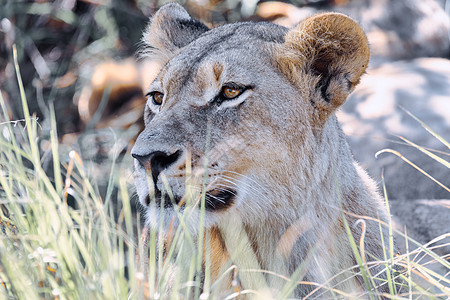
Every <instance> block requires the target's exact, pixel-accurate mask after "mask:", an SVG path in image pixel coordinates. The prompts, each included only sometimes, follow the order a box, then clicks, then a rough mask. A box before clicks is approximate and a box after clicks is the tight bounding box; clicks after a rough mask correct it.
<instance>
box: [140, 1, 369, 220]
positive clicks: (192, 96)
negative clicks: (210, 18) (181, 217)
mask: <svg viewBox="0 0 450 300" xmlns="http://www.w3.org/2000/svg"><path fill="white" fill-rule="evenodd" d="M144 40H145V42H146V43H147V45H148V49H149V51H148V52H149V53H150V55H151V56H152V57H151V58H152V59H155V60H158V61H160V63H161V65H163V67H162V68H161V71H160V73H159V75H158V76H157V78H156V79H155V80H154V82H153V83H152V84H151V86H150V87H149V88H148V94H147V95H148V102H147V105H146V108H145V116H144V118H145V129H144V131H143V132H142V133H141V134H140V135H139V137H138V139H137V141H136V144H135V146H134V148H133V150H132V155H133V157H134V158H135V184H136V188H137V193H138V196H139V199H140V202H141V204H143V205H144V206H145V207H148V208H149V212H151V211H153V212H158V211H160V210H161V209H164V210H165V216H166V217H165V218H168V219H169V218H170V217H171V216H172V215H173V214H174V209H175V206H180V209H181V211H183V210H184V209H185V208H186V207H188V206H189V205H194V204H192V203H194V202H195V201H196V200H195V199H200V197H201V192H202V186H204V187H206V188H205V190H206V195H205V199H206V201H205V209H206V220H207V224H213V223H214V222H216V221H217V220H218V219H220V218H226V217H227V216H228V215H229V214H228V212H233V213H237V214H239V215H240V216H241V218H243V219H252V218H255V216H256V215H259V216H260V215H261V214H263V215H269V214H270V215H277V211H282V210H290V209H292V207H295V206H297V205H298V203H296V201H297V200H296V199H293V197H292V196H289V195H292V194H295V193H294V192H293V190H297V192H298V191H302V190H307V189H308V187H314V186H315V185H316V184H318V183H320V180H321V176H324V175H323V174H325V173H326V172H327V170H328V164H327V160H328V158H327V155H328V153H327V152H328V151H330V150H329V149H328V148H324V147H322V146H320V147H318V145H319V144H320V145H324V144H327V143H326V142H329V143H328V144H333V143H334V142H336V141H335V140H336V139H337V138H336V136H337V135H339V133H338V132H337V130H336V126H337V125H336V120H335V117H334V114H333V113H334V111H335V110H336V109H337V108H338V107H339V106H340V105H342V104H343V103H344V101H345V99H346V98H347V95H348V94H349V93H350V91H351V90H352V89H353V88H354V86H355V85H356V84H357V83H358V82H359V78H360V76H361V75H362V74H363V72H364V71H365V69H366V66H367V64H368V58H369V48H368V44H367V40H366V37H365V35H364V33H363V31H362V29H361V28H360V27H359V26H358V25H357V24H356V23H355V22H354V21H353V20H351V19H350V18H348V17H346V16H344V15H341V14H336V13H327V14H320V15H316V16H313V17H311V18H309V19H307V20H305V21H304V22H302V23H301V24H299V25H298V26H297V27H295V28H293V29H290V30H288V29H287V28H284V27H281V26H278V25H274V24H270V23H236V24H229V25H224V26H221V27H218V28H214V29H209V28H208V27H206V26H205V25H204V24H202V23H200V22H199V21H196V20H193V19H192V18H191V17H190V16H189V15H188V13H187V12H186V11H185V10H184V9H183V8H182V7H181V6H179V5H178V4H173V3H172V4H168V5H165V6H163V7H162V8H161V9H160V10H159V11H158V12H157V13H156V14H155V15H154V17H153V18H152V20H151V23H150V25H149V27H148V29H147V31H146V33H145V35H144ZM324 141H326V142H325V143H324ZM164 191H165V192H164ZM186 193H188V194H189V195H190V196H189V197H190V198H191V199H194V201H193V202H192V201H187V202H185V200H186V197H187V196H186V197H185V198H184V199H183V197H184V196H185V195H186ZM162 194H165V195H166V196H165V197H161V195H162ZM274 194H275V195H279V201H273V196H272V195H274ZM297 194H298V193H297ZM269 195H271V196H270V197H269ZM182 199H183V200H182ZM268 199H272V200H268ZM181 201H183V203H180V202H181ZM180 204H182V205H180ZM194 215H195V214H194Z"/></svg>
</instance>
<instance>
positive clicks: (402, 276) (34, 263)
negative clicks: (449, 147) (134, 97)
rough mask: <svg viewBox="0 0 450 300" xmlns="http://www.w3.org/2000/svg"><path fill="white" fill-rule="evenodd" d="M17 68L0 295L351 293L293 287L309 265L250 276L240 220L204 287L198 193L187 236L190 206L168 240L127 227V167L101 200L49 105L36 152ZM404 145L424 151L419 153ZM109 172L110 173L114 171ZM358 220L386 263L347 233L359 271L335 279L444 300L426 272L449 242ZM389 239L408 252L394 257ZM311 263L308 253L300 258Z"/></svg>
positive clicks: (0, 222) (250, 257)
mask: <svg viewBox="0 0 450 300" xmlns="http://www.w3.org/2000/svg"><path fill="white" fill-rule="evenodd" d="M16 71H17V80H18V83H19V88H20V92H21V93H20V94H21V99H20V100H21V103H22V107H23V112H24V120H23V121H20V122H17V121H14V120H10V119H9V117H8V114H7V111H6V107H5V104H4V102H3V99H1V93H0V104H1V108H2V113H1V119H0V147H1V151H0V205H1V208H2V209H0V226H1V227H0V229H1V230H0V298H18V299H42V298H45V299H47V298H48V299H52V298H54V299H81V298H84V299H143V298H150V299H155V298H171V299H181V298H183V299H191V298H193V299H198V298H201V299H207V298H208V299H235V298H237V297H238V296H242V295H245V296H249V297H251V296H253V297H255V298H270V297H272V298H277V299H288V298H291V297H292V293H293V291H294V289H295V288H296V287H297V286H298V285H299V284H300V285H308V286H312V287H313V291H312V292H311V293H310V294H309V295H307V296H306V297H305V299H321V298H323V295H324V292H329V293H327V295H334V297H335V298H336V299H342V298H345V299H346V298H349V297H351V296H352V295H348V294H346V293H344V292H343V291H340V290H339V289H338V288H337V287H336V286H334V285H333V284H332V282H333V281H332V280H333V278H330V280H329V281H327V282H325V283H316V282H305V281H302V280H303V276H304V274H305V270H306V268H307V267H308V266H307V263H305V264H302V265H301V266H300V267H299V268H298V269H297V270H296V271H295V272H294V273H293V275H292V276H291V278H287V277H283V276H282V275H279V274H275V273H273V272H269V271H265V270H261V269H259V268H258V263H257V259H256V257H255V256H254V253H252V251H249V249H251V246H250V244H249V243H250V242H249V241H248V237H247V236H246V234H245V230H244V229H243V225H242V224H241V221H240V220H239V219H236V220H235V222H233V225H232V226H231V227H227V228H220V229H221V230H223V231H224V232H225V231H228V232H231V233H232V234H227V235H225V236H228V237H234V238H233V239H230V240H226V241H225V242H226V244H227V245H231V246H232V247H230V249H229V251H230V253H229V254H230V257H231V258H232V261H233V264H232V263H231V262H229V264H228V265H226V266H225V268H224V269H223V270H222V271H221V272H222V273H221V274H219V276H218V279H217V280H216V281H213V278H212V275H211V272H212V271H211V269H212V267H213V266H212V265H211V263H212V262H211V258H210V253H211V251H212V250H211V244H210V242H209V241H210V239H211V237H210V236H209V234H208V232H207V231H206V230H205V226H204V224H205V220H204V211H205V192H204V191H205V190H206V189H205V186H203V189H202V192H200V193H197V194H196V193H194V192H192V193H191V192H188V193H187V194H189V195H191V196H190V198H189V197H188V198H186V199H185V201H186V202H187V203H191V204H192V205H190V206H191V209H199V210H200V212H201V213H200V219H199V224H198V230H197V233H196V234H192V233H191V231H190V230H189V228H188V225H187V222H185V220H184V218H185V216H189V213H190V212H189V210H188V209H186V211H184V213H183V215H181V213H180V212H179V211H177V213H176V216H177V217H178V218H179V219H180V220H179V224H180V225H179V226H172V227H171V228H170V229H169V233H168V234H167V235H163V233H162V232H163V230H162V224H159V225H158V226H159V229H158V226H156V227H154V228H151V229H142V228H141V227H140V226H139V224H140V221H139V220H136V218H140V215H137V216H136V215H135V214H134V213H133V212H132V206H133V205H135V204H134V202H133V201H134V200H132V199H131V198H132V197H131V194H132V192H131V191H130V188H129V185H130V184H131V182H130V181H131V179H130V178H129V177H128V176H125V175H124V174H126V170H120V166H119V165H118V164H117V163H116V161H115V157H114V158H113V161H112V163H111V171H110V172H109V174H107V177H108V187H107V189H106V195H101V194H100V193H99V192H98V188H97V186H96V179H95V178H92V177H91V176H90V175H89V172H88V171H87V168H86V162H85V161H83V160H82V159H81V157H80V155H79V154H78V153H77V152H76V151H71V152H70V154H69V156H68V157H63V156H62V155H61V153H60V145H59V144H58V140H57V132H56V121H57V120H56V118H57V117H56V116H55V114H54V112H53V109H52V108H51V107H50V112H51V129H50V135H49V137H50V145H51V147H50V149H51V150H50V153H49V154H48V153H47V154H46V153H42V151H41V150H40V149H39V147H38V143H37V141H38V140H39V139H40V138H41V137H40V131H41V129H40V127H39V124H38V120H36V118H35V117H34V116H32V115H30V113H29V112H28V104H27V101H26V96H25V92H24V90H23V87H22V84H21V76H20V73H19V69H18V66H17V63H16ZM427 130H431V129H428V128H427ZM439 138H440V139H442V138H441V137H439ZM442 140H443V139H442ZM410 144H411V145H412V146H414V147H416V148H417V149H418V150H420V151H422V152H424V153H425V154H427V152H426V150H425V151H424V149H423V148H422V147H420V146H417V145H415V144H413V143H412V142H411V143H410ZM45 155H51V161H52V164H51V169H52V172H51V173H52V175H50V174H49V172H47V171H48V170H44V168H43V165H42V163H43V158H44V156H45ZM436 160H437V161H439V159H436ZM188 161H190V160H188ZM443 165H444V166H447V164H445V163H444V164H443ZM447 167H448V166H447ZM117 168H119V172H114V170H116V169H117ZM129 168H131V166H129ZM187 172H190V166H187ZM186 177H187V178H189V177H190V176H186ZM187 186H189V184H187ZM168 193H169V195H170V190H169V191H168ZM113 199H114V200H113ZM69 200H70V201H69ZM386 201H387V199H386ZM69 202H70V203H71V204H70V205H69ZM162 213H164V210H163V211H162ZM353 217H355V216H353ZM356 217H357V218H358V219H360V221H359V223H358V224H359V225H358V226H360V227H361V228H362V230H363V227H364V226H365V222H378V223H379V228H380V238H381V239H382V238H383V236H384V235H383V231H385V230H389V240H387V241H385V240H383V241H382V242H383V244H385V245H386V248H387V249H389V250H390V251H387V252H385V254H384V257H379V258H373V257H370V256H369V255H368V254H367V253H365V251H364V243H363V242H364V240H363V239H364V235H363V236H362V238H361V240H355V239H354V238H353V236H352V235H351V231H350V230H349V227H348V226H349V225H348V224H346V227H347V229H348V233H349V234H348V237H349V243H350V245H351V247H352V249H353V251H354V255H355V257H356V259H357V261H358V265H356V266H354V267H353V268H352V269H351V270H343V273H342V274H344V272H348V271H351V272H353V273H354V274H360V276H362V277H363V278H364V282H365V284H366V288H367V289H368V290H369V291H370V292H369V293H368V294H366V295H360V296H362V297H365V298H370V299H381V297H382V296H384V297H387V298H391V299H445V298H447V297H449V296H450V290H449V286H450V280H449V276H448V275H449V273H446V274H439V273H437V272H435V271H434V269H432V268H431V267H430V265H431V263H437V264H439V265H440V266H442V267H443V268H445V269H447V270H448V271H449V272H450V264H449V261H448V259H449V255H448V254H447V255H443V256H439V255H438V254H436V253H435V252H434V251H433V250H436V249H437V248H442V247H445V246H447V247H448V246H449V245H448V242H447V244H445V241H446V240H448V239H449V237H450V233H448V234H445V235H443V236H440V237H436V238H435V239H434V240H433V241H431V242H429V243H428V244H425V245H421V244H420V243H417V242H415V241H414V240H412V239H411V238H410V237H409V236H408V233H407V232H403V231H402V232H399V231H396V230H395V229H393V227H392V224H391V221H390V220H389V223H388V224H384V223H382V222H380V221H379V220H375V219H372V218H369V217H365V216H356ZM344 220H345V218H344ZM136 225H137V226H136ZM394 233H396V234H398V235H400V236H401V237H403V238H404V239H405V240H406V241H407V243H406V244H407V245H414V246H415V249H408V251H407V253H405V254H400V255H394V246H393V238H392V236H393V235H394ZM205 241H206V242H205ZM443 241H444V243H443V244H442V243H441V244H439V245H436V243H437V242H443ZM315 254H316V253H315V249H314V248H313V249H312V250H311V253H310V254H309V256H307V257H308V258H307V259H306V260H305V261H308V259H313V258H314V255H315ZM424 256H427V257H428V260H427V261H425V260H424ZM319 257H320V256H319ZM379 264H381V265H383V266H384V267H385V272H386V276H385V277H386V278H387V281H386V282H381V281H380V280H379V278H378V276H380V274H373V271H372V270H373V266H375V265H379ZM339 275H340V274H336V275H335V277H336V276H339ZM229 278H231V282H230V286H227V285H228V283H227V280H228V279H229ZM272 279H273V280H275V281H276V282H281V283H282V284H281V286H280V289H279V290H277V291H274V290H271V289H269V288H268V283H269V282H270V280H272ZM380 284H387V285H388V286H389V291H390V293H389V294H385V295H382V294H381V293H379V292H378V288H379V285H380ZM224 286H227V288H226V290H225V292H224ZM400 286H402V288H401V289H400V291H399V292H398V293H397V290H398V289H399V287H400Z"/></svg>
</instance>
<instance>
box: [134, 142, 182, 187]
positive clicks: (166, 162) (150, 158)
mask: <svg viewBox="0 0 450 300" xmlns="http://www.w3.org/2000/svg"><path fill="white" fill-rule="evenodd" d="M180 153H181V152H180V150H178V151H176V152H174V153H173V154H167V153H165V152H162V151H155V152H152V153H150V154H146V155H139V154H134V153H132V154H131V156H133V157H134V158H135V159H137V160H138V161H139V163H140V164H141V165H142V166H144V167H149V166H150V170H151V171H152V177H153V182H154V183H155V186H156V182H157V181H158V176H159V174H160V173H161V172H162V171H163V170H165V169H167V168H168V167H169V166H170V165H171V164H173V163H174V162H175V161H176V160H177V159H178V158H179V157H180Z"/></svg>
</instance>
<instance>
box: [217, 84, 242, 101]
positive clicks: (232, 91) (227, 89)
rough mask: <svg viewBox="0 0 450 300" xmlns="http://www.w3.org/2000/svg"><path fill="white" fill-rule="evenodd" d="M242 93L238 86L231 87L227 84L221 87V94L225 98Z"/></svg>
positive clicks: (231, 97) (234, 96)
mask: <svg viewBox="0 0 450 300" xmlns="http://www.w3.org/2000/svg"><path fill="white" fill-rule="evenodd" d="M241 93H242V89H240V88H233V87H229V86H225V87H224V88H223V91H222V94H223V96H224V97H225V98H227V99H233V98H236V97H237V96H239V95H240V94H241Z"/></svg>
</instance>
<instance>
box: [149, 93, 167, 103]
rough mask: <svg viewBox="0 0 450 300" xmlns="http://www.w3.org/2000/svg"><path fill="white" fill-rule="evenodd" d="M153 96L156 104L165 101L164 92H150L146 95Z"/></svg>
mask: <svg viewBox="0 0 450 300" xmlns="http://www.w3.org/2000/svg"><path fill="white" fill-rule="evenodd" d="M146 96H147V97H151V98H152V103H153V104H154V105H161V104H162V103H163V99H164V94H163V93H160V92H150V93H148V94H147V95H146Z"/></svg>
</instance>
